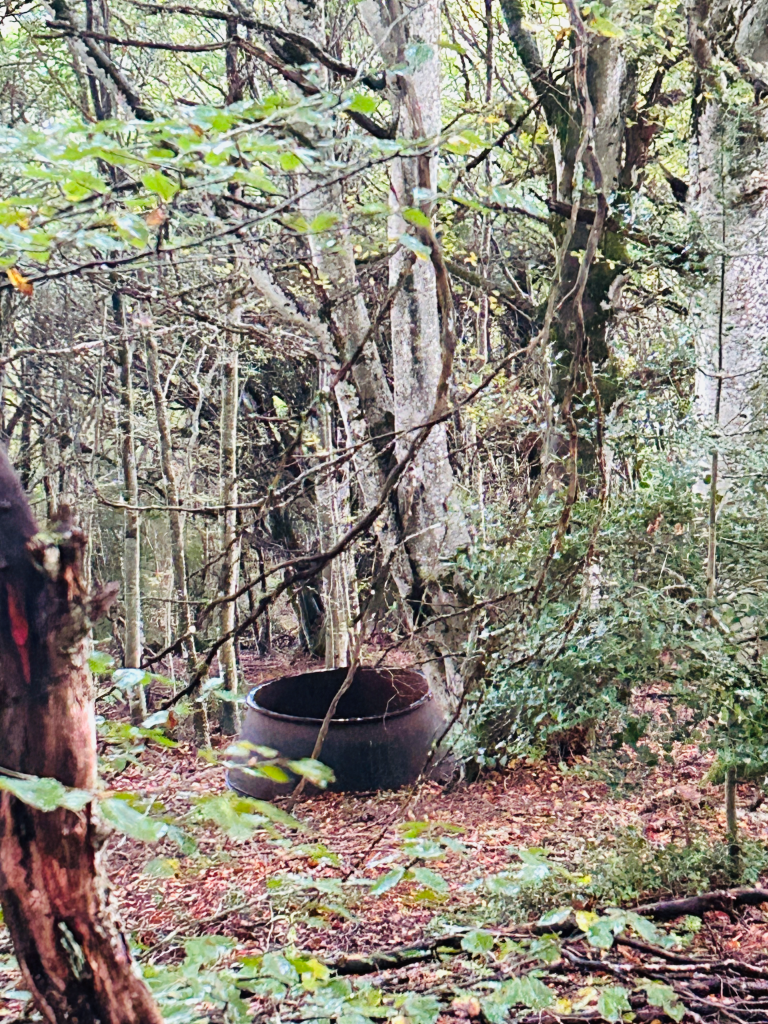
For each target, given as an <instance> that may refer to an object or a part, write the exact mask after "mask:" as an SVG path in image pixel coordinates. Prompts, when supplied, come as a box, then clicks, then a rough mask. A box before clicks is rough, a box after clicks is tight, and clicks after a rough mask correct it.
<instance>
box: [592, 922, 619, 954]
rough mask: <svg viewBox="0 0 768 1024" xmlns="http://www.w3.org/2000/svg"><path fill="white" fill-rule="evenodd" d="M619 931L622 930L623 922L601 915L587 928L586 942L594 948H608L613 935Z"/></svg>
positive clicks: (611, 943) (611, 942)
mask: <svg viewBox="0 0 768 1024" xmlns="http://www.w3.org/2000/svg"><path fill="white" fill-rule="evenodd" d="M621 931H623V922H620V921H611V919H610V918H608V917H601V918H599V919H598V920H597V921H593V922H592V924H591V925H590V926H589V927H588V928H587V932H586V935H587V942H588V943H589V944H590V946H594V947H595V949H610V948H611V946H612V945H613V940H614V936H615V935H616V934H617V933H618V932H621Z"/></svg>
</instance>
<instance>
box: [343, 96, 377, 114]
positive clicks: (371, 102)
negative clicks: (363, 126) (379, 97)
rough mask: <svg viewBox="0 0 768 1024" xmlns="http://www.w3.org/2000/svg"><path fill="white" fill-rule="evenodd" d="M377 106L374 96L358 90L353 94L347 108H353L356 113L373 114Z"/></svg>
mask: <svg viewBox="0 0 768 1024" xmlns="http://www.w3.org/2000/svg"><path fill="white" fill-rule="evenodd" d="M377 106H378V104H377V102H376V100H375V99H374V98H373V96H366V95H365V93H362V92H358V93H355V95H354V96H353V98H352V102H351V103H350V104H349V106H348V107H347V110H352V111H354V113H356V114H372V113H373V112H374V111H375V110H376V107H377Z"/></svg>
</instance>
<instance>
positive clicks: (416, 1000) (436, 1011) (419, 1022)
mask: <svg viewBox="0 0 768 1024" xmlns="http://www.w3.org/2000/svg"><path fill="white" fill-rule="evenodd" d="M400 1009H401V1011H402V1014H403V1016H404V1017H407V1018H408V1020H409V1021H411V1024H435V1021H436V1020H437V1018H438V1017H439V1015H440V1011H441V1009H442V1007H441V1004H440V1003H439V1002H438V1000H437V999H436V998H435V996H416V995H409V996H407V997H406V999H405V1002H404V1003H403V1004H402V1006H401V1008H400Z"/></svg>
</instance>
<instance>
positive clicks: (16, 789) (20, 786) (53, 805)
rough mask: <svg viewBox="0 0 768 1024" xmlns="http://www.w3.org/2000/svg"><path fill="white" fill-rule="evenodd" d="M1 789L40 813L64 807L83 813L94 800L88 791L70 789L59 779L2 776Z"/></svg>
mask: <svg viewBox="0 0 768 1024" xmlns="http://www.w3.org/2000/svg"><path fill="white" fill-rule="evenodd" d="M0 789H5V790H7V791H8V792H9V793H13V795H14V796H15V797H16V798H17V799H18V800H21V801H22V803H25V804H28V805H29V806H30V807H34V808H36V809H37V810H38V811H55V810H56V809H57V808H59V807H64V808H66V809H67V810H68V811H82V809H83V808H84V807H85V806H86V804H89V803H90V802H91V800H93V793H89V792H88V790H86V789H68V788H67V787H66V786H63V785H62V784H61V783H60V782H59V781H58V779H38V778H30V779H12V778H9V777H6V776H5V775H0Z"/></svg>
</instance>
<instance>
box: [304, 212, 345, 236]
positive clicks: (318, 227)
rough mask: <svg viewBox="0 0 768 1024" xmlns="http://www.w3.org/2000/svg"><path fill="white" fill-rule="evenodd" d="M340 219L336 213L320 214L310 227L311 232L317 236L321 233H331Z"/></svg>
mask: <svg viewBox="0 0 768 1024" xmlns="http://www.w3.org/2000/svg"><path fill="white" fill-rule="evenodd" d="M338 219H339V218H338V217H337V215H336V214H335V213H329V212H326V213H318V215H317V216H316V217H315V218H314V220H313V221H312V223H311V224H310V225H309V230H310V231H311V232H312V234H315V235H316V234H319V233H320V232H321V231H329V230H330V229H331V228H332V227H334V225H335V224H336V223H337V222H338Z"/></svg>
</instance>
